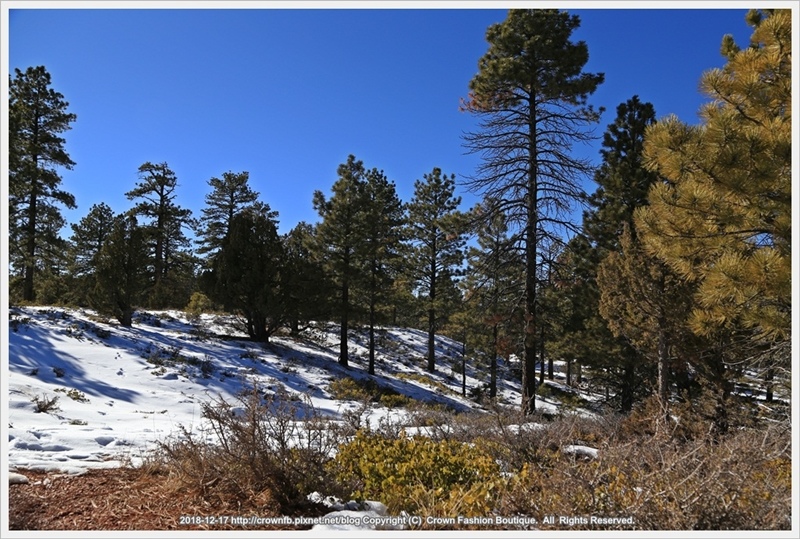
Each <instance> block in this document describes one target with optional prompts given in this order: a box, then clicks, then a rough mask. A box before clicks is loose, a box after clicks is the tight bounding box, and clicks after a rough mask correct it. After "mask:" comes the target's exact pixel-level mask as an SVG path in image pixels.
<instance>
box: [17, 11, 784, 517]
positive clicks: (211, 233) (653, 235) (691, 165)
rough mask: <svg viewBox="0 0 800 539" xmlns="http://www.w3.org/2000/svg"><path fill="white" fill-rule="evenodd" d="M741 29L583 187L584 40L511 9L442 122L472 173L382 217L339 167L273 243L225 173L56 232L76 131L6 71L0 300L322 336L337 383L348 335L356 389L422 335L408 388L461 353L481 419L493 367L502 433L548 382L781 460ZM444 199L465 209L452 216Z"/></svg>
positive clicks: (779, 271)
mask: <svg viewBox="0 0 800 539" xmlns="http://www.w3.org/2000/svg"><path fill="white" fill-rule="evenodd" d="M747 22H748V24H749V25H750V26H751V27H752V37H751V40H750V43H749V45H748V46H746V47H740V46H739V45H737V44H736V43H735V42H734V41H733V39H732V38H731V37H730V36H726V37H725V38H724V39H723V42H722V44H721V51H722V54H723V55H724V56H725V58H726V63H725V66H724V67H723V68H722V69H711V70H708V71H706V72H705V73H704V74H702V78H701V80H700V87H701V89H702V92H703V93H704V95H706V96H707V103H706V104H705V105H704V106H703V108H702V110H701V111H700V113H699V115H700V118H701V122H700V123H699V124H698V125H688V124H686V123H684V122H683V121H681V120H680V119H679V118H677V117H675V116H666V117H663V118H661V119H658V120H657V115H656V111H655V110H654V107H653V105H652V104H650V103H648V102H647V101H646V100H645V99H646V96H636V95H634V96H631V98H630V99H628V100H627V101H625V102H624V103H620V104H618V105H617V106H616V117H615V119H614V120H613V122H612V123H611V124H609V125H608V126H607V127H606V129H605V131H604V133H603V134H602V150H601V152H600V154H601V162H600V164H599V165H598V166H595V165H593V164H592V163H591V162H589V161H587V160H584V159H580V158H577V157H575V152H574V147H575V146H576V145H577V144H580V143H581V142H582V141H585V140H587V138H588V137H591V129H592V128H593V127H594V126H595V125H596V124H597V123H598V122H599V118H600V112H601V111H600V110H598V109H595V108H594V107H593V106H592V105H590V104H589V98H590V96H591V95H592V94H593V93H594V92H595V90H596V89H597V88H598V86H599V85H601V84H602V83H603V74H602V73H588V72H585V71H584V66H585V64H586V62H587V60H588V54H589V51H588V46H587V44H586V43H584V42H573V41H572V40H571V34H572V32H573V30H574V29H575V28H577V27H578V25H579V24H580V21H579V19H578V17H577V16H575V15H570V14H569V13H567V12H565V11H558V10H538V9H536V10H511V11H509V13H508V17H507V18H506V20H505V21H503V22H502V23H498V24H495V25H493V26H491V27H490V28H489V29H488V30H487V34H486V38H487V41H488V45H489V47H488V51H487V52H486V54H485V55H484V56H483V57H482V58H480V60H479V62H478V66H479V71H478V72H477V74H476V75H475V77H474V78H473V79H472V80H471V81H469V93H468V95H467V96H466V97H464V98H463V99H462V101H461V107H462V110H463V111H464V112H466V113H468V114H471V115H474V117H475V118H477V119H478V128H477V129H476V130H474V131H473V132H470V133H467V134H466V135H465V136H464V140H463V144H464V147H465V149H466V151H467V152H470V153H473V154H477V155H478V156H480V158H481V165H480V166H479V168H478V169H477V170H475V171H474V174H473V175H472V176H470V177H468V178H465V179H463V181H462V182H461V183H460V184H459V183H458V182H459V181H461V180H457V178H456V176H455V175H454V174H449V175H448V173H447V171H444V170H442V169H440V168H433V169H432V170H431V171H430V172H429V173H427V174H424V175H423V177H422V178H419V179H417V180H416V181H415V182H414V194H413V198H411V199H410V200H408V201H402V200H400V198H399V197H398V194H397V191H396V186H395V183H394V182H393V181H390V180H389V178H387V176H386V175H385V174H384V172H383V170H381V169H380V168H376V167H371V166H370V164H366V165H365V164H364V162H363V161H361V160H359V159H358V157H357V156H355V155H350V156H349V157H348V158H347V160H346V162H344V163H341V164H339V165H338V168H337V169H336V173H337V180H336V182H335V183H334V184H333V185H332V186H330V188H329V190H328V191H323V190H319V191H316V192H315V193H314V195H313V201H312V203H313V207H314V209H315V211H316V212H317V213H318V214H319V220H318V222H316V223H306V222H301V223H299V224H297V225H296V226H295V227H294V228H292V229H291V231H290V232H288V233H286V234H279V232H278V215H279V211H280V209H279V208H272V207H270V205H269V203H268V201H266V200H263V199H262V198H261V195H260V193H259V192H257V191H255V190H253V188H252V187H251V185H250V183H249V181H250V178H249V174H248V172H247V171H227V172H224V173H222V174H219V175H218V176H213V177H211V178H210V179H209V180H208V184H207V188H208V193H207V194H206V196H205V206H204V207H203V208H202V210H201V212H200V214H199V215H193V214H192V212H191V211H190V210H188V209H186V208H184V207H182V206H181V201H180V200H179V199H178V196H177V194H176V188H177V187H178V185H179V182H178V178H177V177H176V174H175V173H174V172H173V170H171V169H170V166H169V164H168V163H166V162H160V163H158V162H156V163H154V162H145V163H143V164H142V165H141V166H140V167H139V169H138V182H137V183H136V184H135V185H133V186H132V187H131V188H130V190H128V191H127V192H125V196H126V197H127V199H128V200H129V201H130V208H129V209H128V210H127V211H125V212H122V213H115V212H114V211H112V209H111V208H110V207H109V206H108V205H106V204H103V203H101V204H96V205H93V206H92V207H91V208H89V209H88V211H87V212H86V213H85V215H84V216H83V217H82V218H81V219H80V220H79V221H78V222H76V223H71V224H69V227H68V232H66V233H65V232H64V230H67V223H66V221H65V219H64V217H63V216H62V213H61V209H60V208H62V207H64V208H74V207H76V204H77V202H78V201H76V200H75V197H74V196H73V195H72V194H70V193H68V192H66V191H64V190H62V187H61V177H60V176H59V169H60V168H66V169H71V168H72V167H74V166H75V165H76V163H75V162H73V161H72V159H71V158H70V156H69V154H68V152H67V146H68V144H67V142H68V141H67V139H66V138H65V137H66V135H65V133H67V132H68V131H69V129H70V126H71V124H72V123H73V122H76V121H79V119H78V118H77V117H76V115H75V114H73V113H71V112H70V111H69V108H68V103H67V101H66V99H67V98H68V96H64V95H62V94H61V93H59V92H58V91H57V90H56V89H55V88H54V87H53V84H52V82H51V77H50V74H49V73H48V71H47V69H46V67H45V66H38V67H30V68H28V69H27V70H26V71H24V72H23V71H21V70H19V69H17V70H16V71H15V74H14V77H13V78H12V77H11V76H9V156H8V163H9V202H8V215H9V239H8V246H9V268H8V271H9V298H10V304H11V305H62V306H75V307H83V308H90V309H93V310H95V311H96V312H98V313H101V314H103V315H105V316H109V317H113V318H114V319H116V320H117V321H118V323H119V324H120V325H121V326H123V327H130V326H131V325H132V324H133V323H134V320H135V317H134V314H135V312H136V311H137V310H140V309H149V310H164V309H180V310H184V311H186V312H193V313H211V312H214V313H227V314H233V315H236V316H237V317H238V320H239V321H240V323H241V329H242V331H243V332H245V333H246V334H247V335H248V336H249V338H250V339H251V340H252V341H253V342H257V343H268V342H269V341H270V338H271V337H272V336H274V335H279V334H289V335H297V334H300V333H301V332H302V331H303V329H304V328H306V327H308V326H309V324H311V323H312V322H318V321H330V322H333V323H336V324H337V325H338V326H339V328H340V350H339V357H338V362H339V365H341V366H343V367H347V366H348V364H349V359H350V358H349V347H348V340H349V338H350V337H349V335H350V333H351V331H352V330H353V328H363V329H364V330H365V331H366V332H367V334H368V336H369V366H368V373H369V374H370V375H374V374H375V349H376V346H377V345H376V339H377V334H378V332H379V330H380V328H382V327H385V326H393V327H406V328H416V329H419V330H422V331H424V332H426V333H427V335H428V349H427V357H426V359H427V365H426V366H427V371H428V372H429V373H435V372H436V371H437V368H438V367H439V366H440V365H439V363H438V362H437V355H436V346H435V336H436V335H446V336H448V337H450V338H452V339H454V340H456V341H458V342H460V343H463V347H464V355H465V357H466V358H468V359H467V361H473V362H475V363H476V365H477V364H480V365H481V366H482V368H485V369H486V370H487V371H488V376H487V382H486V385H485V388H482V389H483V391H481V396H480V398H481V399H484V400H485V401H487V402H492V401H493V399H495V397H496V394H497V369H498V361H502V362H504V363H506V364H508V363H510V364H512V365H515V369H516V370H515V372H516V375H517V376H518V379H519V381H520V383H521V388H522V399H521V402H520V403H519V409H518V412H520V413H522V414H523V415H527V416H532V415H535V413H536V404H535V403H536V401H535V396H536V394H537V391H541V388H543V387H544V381H545V379H550V380H552V379H553V376H554V363H555V362H558V363H563V364H565V365H566V384H567V385H574V386H581V387H591V388H592V389H593V390H594V391H597V392H601V393H604V395H605V399H604V405H605V407H606V408H605V409H606V410H607V411H608V413H609V414H613V415H617V416H620V417H628V418H634V417H635V418H641V417H642V416H644V415H647V414H649V415H648V416H647V417H648V421H649V423H648V425H650V426H648V427H642V428H643V430H648V429H656V430H658V425H665V424H671V422H673V421H676V419H675V418H683V419H684V420H685V421H687V422H690V421H702V424H703V425H707V426H708V429H709V430H708V432H707V433H706V434H707V435H708V436H709V440H710V441H709V442H708V443H710V444H713V443H717V442H718V441H719V440H722V439H725V437H727V436H733V435H735V433H737V432H739V431H740V430H741V429H743V428H748V429H756V431H759V432H760V430H759V429H762V430H764V432H766V429H771V428H773V426H774V425H780V426H782V428H783V429H784V431H783V434H782V435H781V436H780V438H781V439H784V437H786V436H789V434H788V432H789V431H790V428H791V426H790V410H789V405H788V403H789V401H790V398H791V387H790V382H791V375H792V373H791V362H792V358H791V352H792V350H791V296H792V290H791V277H790V276H791V228H792V223H791V214H792V200H791V197H792V193H791V175H792V172H791V155H792V145H791V138H792V137H791V125H792V122H791V84H792V77H791V64H792V62H791V42H792V41H791V12H790V11H788V10H771V9H764V10H752V11H750V12H749V13H748V15H747ZM212 174H216V172H214V171H210V172H209V176H211V175H212ZM585 178H591V179H592V180H593V182H594V184H595V185H596V189H595V190H594V192H591V193H590V192H585V191H584V190H583V188H582V187H581V186H582V185H583V184H582V182H583V180H584V179H585ZM459 185H461V186H463V187H464V188H466V189H468V190H469V191H470V192H472V193H475V194H476V195H479V197H480V198H481V201H480V203H478V204H476V205H475V206H474V207H471V208H463V207H462V203H461V198H460V197H459V196H457V187H458V186H459ZM576 203H577V204H582V205H583V207H584V208H585V210H584V211H583V214H582V220H581V221H580V222H576V221H575V220H574V218H572V217H571V214H570V212H569V208H570V207H571V206H572V205H573V204H576ZM637 420H638V419H637ZM654 425H655V426H654ZM787 454H788V453H784V456H783V457H781V458H784V459H786V458H788V457H787V456H786V455H787ZM773 465H774V461H770V463H769V464H766V466H773ZM528 488H530V489H531V490H535V488H534V486H532V485H528ZM537 488H538V487H537ZM722 522H725V520H724V519H723V520H722ZM773 524H774V523H773ZM707 525H709V526H711V527H713V526H714V524H713V523H712V524H707ZM737 525H738V524H737Z"/></svg>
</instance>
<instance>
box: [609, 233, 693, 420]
mask: <svg viewBox="0 0 800 539" xmlns="http://www.w3.org/2000/svg"><path fill="white" fill-rule="evenodd" d="M597 285H598V287H599V289H600V304H599V307H600V314H601V315H602V316H603V318H605V319H606V321H607V322H608V325H609V327H610V329H611V331H612V332H613V333H614V335H615V336H618V337H619V336H623V337H625V338H626V339H627V340H628V341H629V342H630V343H631V344H632V345H633V346H634V347H635V348H636V349H637V350H639V351H640V352H641V353H642V354H644V355H645V357H647V358H648V359H649V360H650V361H651V362H652V363H654V364H655V365H656V366H657V383H656V387H657V394H658V398H659V402H660V404H661V408H662V411H663V413H664V415H665V417H666V415H667V414H668V410H669V373H670V367H671V363H672V358H674V357H676V355H677V354H676V349H677V348H678V347H679V345H680V343H681V342H683V341H685V340H686V334H685V333H686V331H685V320H686V316H687V314H688V312H689V310H690V308H691V305H692V302H691V295H692V287H691V286H690V285H688V284H687V283H686V282H685V281H684V280H682V279H680V278H678V277H677V276H676V275H675V274H674V273H673V272H671V271H670V270H669V268H668V267H667V266H666V265H665V264H664V263H663V262H661V261H659V260H658V259H656V258H655V257H653V256H652V255H648V254H647V253H646V252H644V251H643V249H642V248H641V246H640V245H639V243H638V242H637V241H636V240H635V239H634V237H633V235H632V234H631V233H630V232H629V231H628V229H627V228H626V229H625V230H624V231H623V235H622V238H621V242H620V249H619V251H616V252H611V253H609V254H608V256H606V258H604V259H603V261H602V262H601V263H600V266H599V267H598V269H597Z"/></svg>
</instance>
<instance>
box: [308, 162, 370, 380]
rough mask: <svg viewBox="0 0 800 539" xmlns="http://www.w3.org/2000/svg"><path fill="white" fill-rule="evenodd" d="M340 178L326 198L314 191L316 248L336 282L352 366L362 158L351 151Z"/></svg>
mask: <svg viewBox="0 0 800 539" xmlns="http://www.w3.org/2000/svg"><path fill="white" fill-rule="evenodd" d="M337 173H338V176H339V179H338V180H336V182H335V183H334V184H333V187H332V191H333V194H332V196H331V198H330V199H326V198H325V195H324V194H323V193H322V192H321V191H315V192H314V200H313V201H314V209H315V210H316V211H317V212H318V213H319V215H320V217H321V218H322V222H320V223H319V225H318V226H317V234H316V236H315V238H316V240H317V242H316V245H315V252H316V253H317V254H318V256H319V257H320V259H321V260H322V262H323V264H324V267H325V269H326V271H327V272H328V274H329V275H330V276H331V278H332V280H333V281H334V282H335V284H336V288H337V290H338V297H337V298H336V304H337V308H336V312H337V314H338V316H339V319H340V324H341V326H340V327H341V330H340V340H339V364H340V365H342V366H344V367H347V366H348V362H349V361H348V349H347V343H348V340H347V339H348V338H347V333H348V329H349V323H350V317H351V315H352V311H353V300H352V299H351V298H350V289H351V287H352V286H354V285H355V283H356V282H357V281H358V279H359V278H360V269H361V266H360V264H359V258H358V249H359V248H360V246H361V245H362V241H363V235H362V230H361V229H360V228H359V226H358V219H359V216H360V215H361V212H362V211H363V205H364V194H363V192H364V182H365V175H366V170H365V168H364V163H363V162H362V161H357V160H356V158H355V156H353V155H350V156H348V158H347V162H346V163H342V164H341V165H339V167H338V169H337Z"/></svg>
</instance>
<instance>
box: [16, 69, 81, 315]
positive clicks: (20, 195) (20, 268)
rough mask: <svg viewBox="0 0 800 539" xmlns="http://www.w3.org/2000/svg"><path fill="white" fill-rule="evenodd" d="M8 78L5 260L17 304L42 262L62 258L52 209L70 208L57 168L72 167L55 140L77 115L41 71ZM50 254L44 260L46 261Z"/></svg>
mask: <svg viewBox="0 0 800 539" xmlns="http://www.w3.org/2000/svg"><path fill="white" fill-rule="evenodd" d="M14 72H15V77H14V79H13V80H12V79H11V76H10V75H9V95H8V120H9V131H8V138H9V140H8V143H9V161H8V164H9V170H8V173H9V178H8V183H9V247H10V248H9V261H10V262H11V267H12V268H13V270H14V271H16V272H18V273H19V274H20V275H21V276H22V299H23V300H25V301H33V300H34V299H35V288H34V280H35V279H34V275H35V273H36V271H37V267H41V261H42V259H43V258H47V257H49V258H51V259H52V256H53V255H54V254H56V253H63V247H64V246H63V242H61V241H59V236H58V230H59V229H60V228H61V227H62V226H63V225H64V220H63V218H61V213H60V210H59V209H58V206H57V204H60V205H63V206H65V207H67V208H75V207H76V206H75V197H74V196H73V195H71V194H70V193H68V192H66V191H63V190H61V189H60V188H59V187H60V185H61V177H60V176H59V174H58V170H57V169H58V167H64V168H66V169H68V170H71V169H72V168H73V166H74V165H75V162H74V161H72V159H70V157H69V154H68V153H67V152H66V149H65V147H64V143H65V140H64V139H63V138H62V137H60V136H59V135H60V134H61V133H63V132H65V131H67V130H69V129H70V124H71V123H72V122H74V121H75V119H76V116H75V114H73V113H70V112H67V107H68V106H69V103H67V102H66V101H65V100H64V96H63V95H62V94H60V93H59V92H56V91H55V90H53V89H52V88H51V87H50V84H51V79H50V74H49V73H48V72H47V70H46V69H45V68H44V66H39V67H29V68H28V69H27V70H25V72H24V73H23V72H22V71H20V70H19V69H15V70H14ZM48 251H49V256H48Z"/></svg>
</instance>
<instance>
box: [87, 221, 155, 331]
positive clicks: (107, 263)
mask: <svg viewBox="0 0 800 539" xmlns="http://www.w3.org/2000/svg"><path fill="white" fill-rule="evenodd" d="M146 260H147V244H146V240H145V233H144V230H143V229H142V228H141V227H140V226H139V225H138V223H137V222H136V217H135V216H134V215H133V214H131V213H128V214H126V215H120V216H118V217H117V218H116V219H115V222H114V226H113V228H112V229H111V232H110V233H109V235H108V236H107V237H106V240H105V242H104V243H103V247H102V248H101V249H100V251H99V252H98V253H97V257H96V265H97V267H96V273H95V276H96V277H95V289H94V292H93V294H92V296H91V304H92V306H93V307H94V308H95V309H97V311H98V312H100V313H104V314H108V315H111V316H114V317H115V318H116V319H117V320H119V323H120V324H121V325H123V326H125V327H130V326H131V324H132V323H133V313H134V311H135V309H136V307H137V306H139V305H140V303H141V302H142V301H143V300H144V298H145V294H146V292H147V288H148V283H147V274H146V266H145V264H146Z"/></svg>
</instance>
